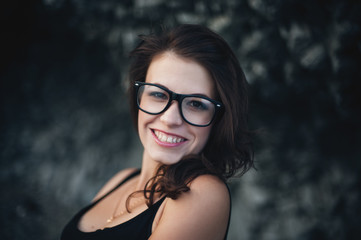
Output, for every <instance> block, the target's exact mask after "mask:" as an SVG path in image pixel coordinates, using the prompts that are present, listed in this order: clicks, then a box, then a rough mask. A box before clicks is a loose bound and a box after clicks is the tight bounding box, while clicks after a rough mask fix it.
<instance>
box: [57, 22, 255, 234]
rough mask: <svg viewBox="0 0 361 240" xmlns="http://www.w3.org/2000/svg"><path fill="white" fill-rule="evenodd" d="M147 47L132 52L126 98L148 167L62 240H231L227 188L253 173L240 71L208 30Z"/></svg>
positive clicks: (123, 176) (104, 194)
mask: <svg viewBox="0 0 361 240" xmlns="http://www.w3.org/2000/svg"><path fill="white" fill-rule="evenodd" d="M141 39H142V41H141V43H140V44H139V45H138V46H137V47H136V48H135V50H133V51H132V52H131V57H132V58H133V62H132V65H131V68H130V76H129V80H130V88H129V96H130V103H131V111H132V115H133V118H134V122H135V125H136V126H137V130H138V133H139V137H140V140H141V142H142V144H143V147H144V153H143V161H142V168H141V170H137V169H127V170H123V171H121V172H119V173H118V174H117V175H116V176H114V177H113V178H112V179H111V180H110V181H109V182H108V183H107V184H106V185H105V186H104V187H103V188H102V189H101V191H100V192H99V193H98V194H97V196H96V197H95V199H94V200H93V203H92V204H91V205H90V206H88V207H86V208H84V209H83V210H81V211H80V212H79V213H78V214H77V215H76V216H75V217H74V218H73V219H72V220H71V221H70V222H69V223H68V225H67V226H66V227H65V229H64V231H63V234H62V238H61V239H63V240H68V239H182V240H184V239H197V240H199V239H207V240H208V239H225V238H226V235H227V231H228V225H229V218H230V208H231V203H230V195H229V191H228V188H227V185H226V183H225V181H226V180H227V179H228V178H229V177H231V176H233V175H234V174H235V173H236V172H241V173H244V172H246V171H247V170H248V169H249V168H251V167H252V166H253V159H252V154H251V146H250V138H249V133H248V131H247V123H246V114H247V91H246V80H245V77H244V74H243V71H242V69H241V67H240V65H239V63H238V60H237V58H236V56H235V55H234V53H233V52H232V50H231V49H230V47H229V46H228V45H227V43H226V42H225V41H224V40H223V39H222V38H221V37H220V36H219V35H217V34H215V33H213V32H212V31H210V30H209V29H207V28H205V27H202V26H197V25H181V26H179V27H177V28H174V29H172V30H170V31H164V32H162V33H161V34H159V35H156V34H152V35H149V36H141Z"/></svg>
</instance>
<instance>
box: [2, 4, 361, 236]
mask: <svg viewBox="0 0 361 240" xmlns="http://www.w3.org/2000/svg"><path fill="white" fill-rule="evenodd" d="M1 5H2V6H1V8H0V11H1V14H0V18H1V21H0V22H1V23H0V24H1V38H0V39H1V40H0V41H1V44H0V48H1V57H0V60H1V65H0V114H1V115H0V116H1V117H0V159H1V162H0V184H1V189H2V193H1V198H0V236H1V239H15V240H17V239H37V240H43V239H44V240H49V239H59V237H60V232H61V230H62V228H63V227H64V225H65V224H66V223H67V221H68V220H69V219H70V218H71V217H72V216H73V215H74V214H75V213H76V211H78V210H79V209H80V208H81V207H83V206H85V205H86V204H88V203H89V202H90V201H91V199H92V198H93V197H94V195H95V194H96V192H97V191H98V190H99V188H100V187H101V186H102V185H103V184H104V183H105V182H106V181H107V180H108V179H109V178H110V177H112V176H113V175H114V174H115V173H116V172H118V171H119V170H120V169H122V168H126V167H132V166H135V167H140V159H141V146H140V143H139V140H138V137H137V134H136V132H135V131H134V129H133V126H132V123H131V120H130V116H129V114H128V102H127V98H126V96H125V84H124V83H123V80H124V79H125V78H126V76H127V68H128V53H129V51H130V50H131V49H132V48H133V47H134V46H135V45H136V43H138V39H137V36H138V35H139V34H144V33H145V34H147V33H150V32H151V31H152V29H157V28H159V26H161V25H166V26H175V25H177V24H179V23H197V24H203V25H206V26H208V27H210V28H211V29H213V30H214V31H216V32H217V33H219V34H220V35H221V36H223V37H224V38H225V39H226V40H227V42H228V43H229V44H230V45H231V46H232V48H233V49H234V51H235V52H236V54H237V56H238V57H239V60H240V62H241V65H242V66H243V68H244V70H245V73H246V76H247V79H248V81H249V83H250V87H251V115H250V124H251V128H252V129H257V130H259V132H260V134H259V135H258V136H257V137H256V138H255V160H256V166H257V170H251V171H249V172H248V173H246V175H244V176H243V177H241V178H235V179H232V180H231V183H230V187H231V190H232V199H233V213H232V221H231V226H230V232H229V239H231V240H233V239H235V240H237V239H241V240H282V239H294V240H316V239H317V240H323V239H338V240H343V239H347V240H350V239H358V240H359V239H361V232H360V220H361V219H360V216H361V211H360V203H361V196H360V189H361V188H360V185H361V175H360V173H361V171H360V170H361V159H360V156H361V150H360V147H361V146H360V143H361V139H360V137H361V133H360V131H361V129H360V120H361V119H360V116H361V115H360V113H359V109H360V102H361V97H360V95H361V81H360V80H361V77H360V76H361V67H360V66H361V25H360V22H361V14H360V12H361V3H360V1H351V0H344V1H336V0H329V1H326V0H312V1H311V0H302V1H301V0H285V1H280V0H275V1H269V0H238V1H237V0H223V1H221V0H209V1H205V0H193V1H191V0H183V1H177V0H134V1H131V0H102V1H96V0H86V1H85V0H42V1H41V0H27V1H20V0H13V1H3V2H2V4H1Z"/></svg>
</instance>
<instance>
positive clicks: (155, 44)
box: [128, 24, 253, 206]
mask: <svg viewBox="0 0 361 240" xmlns="http://www.w3.org/2000/svg"><path fill="white" fill-rule="evenodd" d="M139 37H140V39H141V42H140V43H139V44H138V46H137V47H136V48H135V49H134V50H133V51H132V52H131V53H130V57H131V60H132V62H131V65H130V70H129V83H130V84H129V92H128V93H129V100H130V108H131V114H132V117H133V121H134V124H135V127H136V128H137V120H138V108H137V105H136V101H135V90H134V82H135V81H141V82H144V81H145V79H146V75H147V70H148V67H149V65H150V63H151V61H152V60H153V58H154V57H155V56H157V55H160V54H163V53H165V52H172V53H174V54H176V55H178V56H180V57H183V58H187V59H190V60H193V61H195V62H197V63H199V64H201V65H202V66H203V67H204V68H205V69H206V70H207V71H208V72H209V73H210V75H211V77H212V79H213V81H214V83H215V88H216V93H217V100H219V101H221V102H222V103H223V104H224V110H223V112H222V114H220V115H218V117H217V119H216V121H215V122H213V125H212V129H211V134H210V137H209V139H208V142H207V144H206V145H205V147H204V149H203V151H202V152H201V153H200V154H199V155H190V156H186V157H184V158H183V159H182V160H181V161H179V162H178V163H176V164H174V165H161V166H160V167H159V168H158V170H157V172H156V175H155V176H154V177H153V178H152V179H150V180H149V181H148V183H147V184H146V186H145V188H144V195H145V197H146V198H147V200H148V202H147V204H148V206H150V205H152V204H153V203H154V194H155V193H160V194H162V195H166V196H167V197H170V198H172V199H176V198H177V197H178V196H179V194H181V193H182V192H186V191H189V187H188V186H189V183H190V182H191V181H192V180H193V179H195V178H196V177H197V176H200V175H202V174H212V175H215V176H218V177H219V178H220V179H222V180H224V181H226V180H227V179H228V178H230V177H231V176H233V175H235V174H236V173H240V174H243V173H245V172H246V171H247V170H249V169H250V168H251V167H253V151H252V143H251V133H250V131H249V130H248V126H247V112H248V96H247V88H248V85H247V81H246V78H245V75H244V73H243V70H242V68H241V66H240V64H239V62H238V59H237V57H236V56H235V54H234V53H233V51H232V49H231V48H230V47H229V45H228V44H227V43H226V41H225V40H224V39H223V38H222V37H220V36H219V35H218V34H216V33H214V32H213V31H211V30H209V29H208V28H206V27H203V26H199V25H190V24H184V25H180V26H178V27H175V28H173V29H170V30H168V29H164V28H163V29H162V31H160V32H159V33H152V34H149V35H141V36H139Z"/></svg>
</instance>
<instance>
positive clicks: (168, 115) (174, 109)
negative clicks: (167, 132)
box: [160, 101, 183, 126]
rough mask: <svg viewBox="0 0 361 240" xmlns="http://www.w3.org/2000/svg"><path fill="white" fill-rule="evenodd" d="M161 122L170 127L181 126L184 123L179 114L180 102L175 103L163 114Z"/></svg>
mask: <svg viewBox="0 0 361 240" xmlns="http://www.w3.org/2000/svg"><path fill="white" fill-rule="evenodd" d="M160 120H161V122H163V123H164V124H166V125H168V126H179V125H181V124H182V123H183V119H182V116H181V115H180V112H179V108H178V102H176V101H173V102H172V103H171V105H170V106H169V108H168V109H167V110H166V111H165V112H163V113H162V114H161V116H160Z"/></svg>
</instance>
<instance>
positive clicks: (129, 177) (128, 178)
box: [92, 169, 140, 205]
mask: <svg viewBox="0 0 361 240" xmlns="http://www.w3.org/2000/svg"><path fill="white" fill-rule="evenodd" d="M139 173H140V169H137V170H136V171H134V172H132V173H131V174H129V175H128V176H127V177H126V178H125V179H123V180H122V181H121V182H120V183H118V184H117V185H116V186H115V187H113V188H112V189H111V190H110V191H109V192H107V193H106V194H104V195H103V196H102V197H101V198H99V199H98V200H96V201H95V202H94V203H93V204H92V205H95V204H97V203H98V202H100V201H101V200H103V199H104V198H106V197H107V196H108V195H109V194H111V193H112V192H114V191H115V190H117V189H118V188H119V187H120V186H122V185H123V184H124V183H126V182H127V181H129V180H130V179H132V178H133V177H135V176H137V175H138V174H139Z"/></svg>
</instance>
